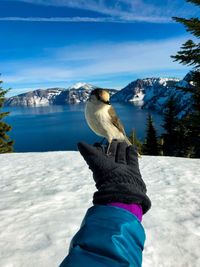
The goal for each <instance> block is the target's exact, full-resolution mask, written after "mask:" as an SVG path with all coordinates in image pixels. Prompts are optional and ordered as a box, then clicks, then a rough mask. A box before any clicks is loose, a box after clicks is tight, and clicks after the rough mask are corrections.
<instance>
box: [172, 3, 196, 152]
mask: <svg viewBox="0 0 200 267" xmlns="http://www.w3.org/2000/svg"><path fill="white" fill-rule="evenodd" d="M187 2H191V3H193V4H195V5H197V6H198V7H200V0H187ZM174 19H175V20H176V21H177V22H180V23H182V24H183V25H184V26H185V27H186V30H187V31H189V32H190V33H192V34H193V35H194V36H195V37H196V40H195V41H194V40H188V41H187V42H185V43H184V44H183V45H182V47H181V50H180V51H179V52H178V53H177V54H176V55H175V56H172V58H173V59H174V60H175V61H179V62H180V63H182V64H185V65H191V66H193V71H192V73H191V81H190V84H191V88H189V89H187V91H190V92H191V94H192V97H193V111H192V112H191V113H190V114H189V116H188V117H187V120H186V121H185V123H186V125H185V126H186V127H187V130H186V133H187V134H188V135H187V136H185V137H186V138H189V143H190V146H189V151H190V153H189V154H191V156H194V157H200V42H199V41H198V40H199V39H200V19H199V18H191V19H184V18H177V17H174Z"/></svg>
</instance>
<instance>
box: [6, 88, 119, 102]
mask: <svg viewBox="0 0 200 267" xmlns="http://www.w3.org/2000/svg"><path fill="white" fill-rule="evenodd" d="M95 88H97V87H96V86H94V85H91V84H87V83H76V84H74V85H73V86H70V87H69V88H67V89H64V88H51V89H46V90H42V89H38V90H34V91H31V92H28V93H24V94H20V95H17V96H13V97H10V98H8V99H7V100H6V101H5V106H48V105H64V104H67V103H68V104H75V103H80V102H86V101H87V99H88V97H89V94H90V92H91V91H92V90H93V89H95ZM109 91H110V94H111V95H113V94H114V93H116V91H117V90H115V89H109Z"/></svg>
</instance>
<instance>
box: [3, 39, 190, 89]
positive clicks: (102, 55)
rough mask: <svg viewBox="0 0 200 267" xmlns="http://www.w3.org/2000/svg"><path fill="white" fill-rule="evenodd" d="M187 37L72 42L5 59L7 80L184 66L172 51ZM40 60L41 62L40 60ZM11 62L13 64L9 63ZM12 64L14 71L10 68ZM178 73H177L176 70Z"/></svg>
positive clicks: (98, 76)
mask: <svg viewBox="0 0 200 267" xmlns="http://www.w3.org/2000/svg"><path fill="white" fill-rule="evenodd" d="M184 40H185V37H184V38H179V39H169V40H164V41H148V42H143V43H141V42H140V43H139V42H123V43H117V44H116V43H101V44H96V45H91V44H90V45H81V46H69V47H64V48H60V49H55V50H53V51H52V50H50V51H49V54H48V55H47V57H46V58H41V59H38V58H37V59H35V60H32V61H29V62H20V61H16V62H12V63H7V64H6V63H5V64H4V66H3V69H2V72H3V73H4V81H6V82H7V83H9V84H11V85H12V84H13V85H12V87H15V85H22V84H26V85H29V86H30V85H32V84H35V83H37V84H38V83H43V84H44V83H56V82H61V81H66V82H67V81H74V80H86V79H87V80H88V79H102V78H104V79H105V78H106V79H110V77H111V76H112V77H114V76H118V77H119V76H123V75H126V74H135V75H140V74H141V73H142V72H145V73H148V72H149V73H151V72H152V71H162V72H165V71H166V72H167V71H168V70H171V69H174V70H175V69H177V70H180V69H181V68H183V67H181V66H180V65H179V64H178V63H174V62H173V61H172V59H171V58H170V55H172V54H175V53H176V51H177V50H178V48H179V47H180V45H181V44H182V43H183V41H184ZM38 62H41V63H40V64H38ZM8 64H9V65H8ZM11 64H12V70H13V72H12V73H7V72H6V71H4V70H6V69H9V66H11ZM174 76H176V73H174Z"/></svg>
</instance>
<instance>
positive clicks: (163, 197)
mask: <svg viewBox="0 0 200 267" xmlns="http://www.w3.org/2000/svg"><path fill="white" fill-rule="evenodd" d="M199 166H200V159H184V158H173V157H171V158H170V157H150V156H142V158H141V159H140V167H141V172H142V175H143V178H144V180H145V182H146V184H147V187H148V194H149V196H150V198H151V200H152V209H151V210H150V211H149V212H148V213H147V214H146V215H145V216H144V217H143V225H144V227H145V230H146V235H147V240H146V243H145V250H144V254H143V266H144V267H199V266H200V254H199V248H200V198H199V196H200V168H199ZM0 170H1V172H0V189H1V191H0V192H1V194H0V266H1V267H25V266H26V267H27V266H29V267H35V266H37V267H46V266H47V267H51V266H52V267H53V266H58V265H59V263H60V262H61V261H62V259H63V258H64V257H65V256H66V254H67V251H68V246H69V242H70V240H71V238H72V237H73V235H74V234H75V233H76V231H77V230H78V229H79V226H80V223H81V221H82V219H83V216H84V215H85V212H86V210H87V208H89V207H90V206H91V205H92V203H91V200H92V195H93V192H94V190H95V187H94V182H93V179H92V175H91V173H90V170H89V169H88V168H87V166H86V164H85V162H84V160H83V159H82V158H81V156H80V155H79V153H78V152H45V153H19V154H18V153H13V154H6V155H0Z"/></svg>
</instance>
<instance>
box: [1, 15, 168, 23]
mask: <svg viewBox="0 0 200 267" xmlns="http://www.w3.org/2000/svg"><path fill="white" fill-rule="evenodd" d="M0 21H32V22H34V21H35V22H38V21H39V22H107V23H108V22H109V23H125V22H139V21H143V22H144V21H147V22H152V23H166V22H168V23H169V22H172V20H171V19H168V18H159V17H154V18H146V17H142V16H137V17H135V18H134V19H131V18H130V19H128V20H124V19H123V18H113V17H95V18H92V17H50V18H43V17H0Z"/></svg>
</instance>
